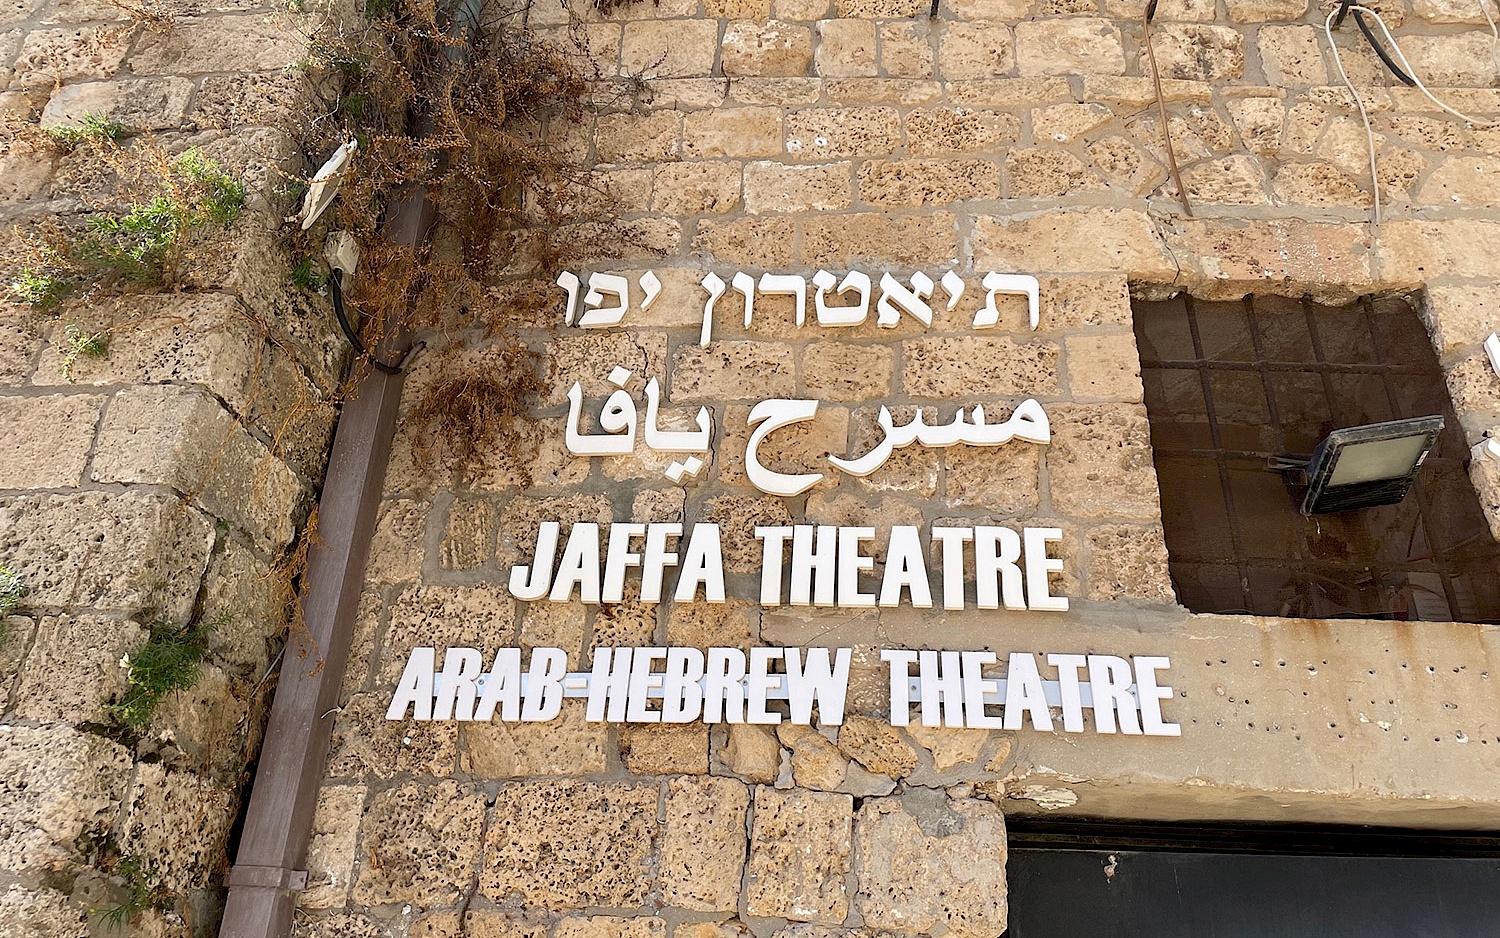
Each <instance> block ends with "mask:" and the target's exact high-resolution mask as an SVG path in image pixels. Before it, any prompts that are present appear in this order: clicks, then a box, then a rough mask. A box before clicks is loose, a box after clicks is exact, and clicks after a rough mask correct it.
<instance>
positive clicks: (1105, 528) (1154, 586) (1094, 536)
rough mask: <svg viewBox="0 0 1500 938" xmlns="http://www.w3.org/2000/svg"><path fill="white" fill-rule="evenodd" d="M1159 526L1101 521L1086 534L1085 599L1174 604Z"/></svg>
mask: <svg viewBox="0 0 1500 938" xmlns="http://www.w3.org/2000/svg"><path fill="white" fill-rule="evenodd" d="M1164 537H1165V536H1164V535H1163V533H1162V529H1161V526H1160V525H1156V524H1149V525H1134V524H1102V525H1099V526H1098V527H1096V528H1093V529H1092V530H1090V531H1089V533H1088V544H1087V549H1088V559H1087V560H1086V561H1085V574H1084V576H1085V580H1086V582H1087V584H1088V598H1089V599H1098V600H1115V599H1139V600H1145V601H1147V602H1153V603H1175V602H1176V601H1177V599H1176V595H1175V594H1174V593H1173V591H1172V580H1171V578H1170V577H1169V576H1168V573H1167V544H1166V540H1165V539H1164Z"/></svg>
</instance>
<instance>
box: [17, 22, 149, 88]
mask: <svg viewBox="0 0 1500 938" xmlns="http://www.w3.org/2000/svg"><path fill="white" fill-rule="evenodd" d="M105 33H106V30H105V29H104V28H103V27H95V26H85V27H81V28H78V29H33V30H30V31H28V32H26V33H25V34H24V38H22V41H21V44H20V51H19V53H18V54H17V56H16V59H15V64H14V65H13V66H12V68H11V74H13V75H14V76H15V79H14V84H15V85H16V86H18V87H19V88H21V89H23V90H24V89H42V88H47V87H58V86H61V85H63V84H65V83H68V82H73V81H77V80H79V79H90V78H109V77H110V76H112V75H114V74H115V73H116V72H117V71H119V68H120V63H121V62H122V61H123V60H124V58H125V52H126V49H127V46H126V44H125V43H123V42H120V41H118V40H116V41H113V42H109V41H106V40H107V39H108V38H109V37H108V36H107V35H105ZM16 38H21V37H16ZM0 43H4V39H3V38H0ZM7 45H9V44H7ZM13 50H14V46H13V45H12V46H10V48H9V49H8V50H7V51H13ZM7 58H8V57H7ZM4 74H5V73H3V72H0V76H3V75H4Z"/></svg>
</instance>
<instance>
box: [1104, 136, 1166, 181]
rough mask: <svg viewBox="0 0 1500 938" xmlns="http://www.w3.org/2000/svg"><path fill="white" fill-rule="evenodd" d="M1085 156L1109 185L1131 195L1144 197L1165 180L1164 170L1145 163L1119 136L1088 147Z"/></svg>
mask: <svg viewBox="0 0 1500 938" xmlns="http://www.w3.org/2000/svg"><path fill="white" fill-rule="evenodd" d="M1088 155H1089V159H1090V160H1091V161H1092V162H1093V165H1094V168H1095V169H1096V170H1097V171H1098V172H1099V173H1100V174H1101V175H1102V176H1103V177H1104V178H1105V179H1106V180H1108V181H1109V183H1110V185H1112V186H1115V187H1118V188H1121V189H1123V190H1125V191H1126V192H1130V193H1131V194H1133V195H1145V194H1146V193H1147V192H1150V191H1151V190H1152V189H1155V188H1156V186H1158V185H1159V184H1160V183H1161V182H1162V181H1163V180H1164V179H1166V178H1167V170H1166V168H1165V167H1164V166H1162V165H1161V164H1160V163H1157V162H1155V161H1154V160H1151V159H1148V158H1147V157H1146V155H1145V154H1144V153H1142V152H1141V150H1140V149H1139V148H1138V147H1136V146H1135V144H1133V143H1131V142H1130V141H1129V140H1127V139H1125V138H1124V137H1121V136H1113V137H1106V138H1104V139H1103V140H1099V141H1096V142H1094V143H1091V144H1089V146H1088Z"/></svg>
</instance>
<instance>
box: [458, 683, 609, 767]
mask: <svg viewBox="0 0 1500 938" xmlns="http://www.w3.org/2000/svg"><path fill="white" fill-rule="evenodd" d="M583 715H584V702H583V701H581V700H566V701H563V709H562V714H561V715H560V716H559V717H558V718H557V719H555V720H550V721H548V722H546V723H502V722H500V721H498V720H496V721H494V722H490V723H473V724H471V725H469V726H468V727H467V728H466V730H465V735H466V742H465V746H464V749H463V753H462V755H461V756H460V760H461V761H460V765H461V767H462V768H463V771H464V772H465V773H467V774H469V775H472V776H474V777H476V778H524V777H526V776H545V775H583V774H589V773H593V772H603V771H604V769H605V766H606V758H605V747H606V746H607V745H608V727H607V726H606V725H605V724H603V723H589V722H586V721H585V720H584V719H583Z"/></svg>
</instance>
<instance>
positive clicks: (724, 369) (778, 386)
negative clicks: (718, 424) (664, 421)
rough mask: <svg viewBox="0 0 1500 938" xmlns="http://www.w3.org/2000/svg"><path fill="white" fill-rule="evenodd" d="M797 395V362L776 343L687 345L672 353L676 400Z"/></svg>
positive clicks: (673, 394)
mask: <svg viewBox="0 0 1500 938" xmlns="http://www.w3.org/2000/svg"><path fill="white" fill-rule="evenodd" d="M795 396H796V364H795V361H794V359H793V357H792V355H791V352H790V349H788V348H787V346H785V345H781V344H779V343H775V342H713V343H710V344H709V345H684V346H681V347H680V348H678V350H677V352H676V354H674V355H673V356H672V389H671V395H670V400H671V401H672V403H674V404H676V403H696V402H699V401H705V402H709V401H725V400H731V401H732V400H757V401H758V400H763V399H765V398H769V397H795Z"/></svg>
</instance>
